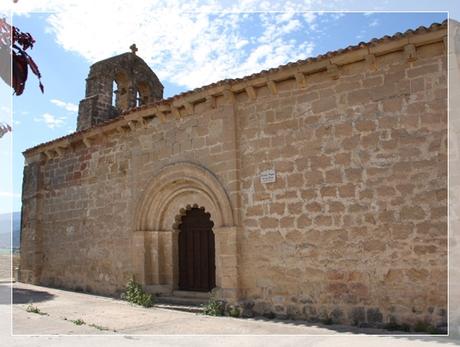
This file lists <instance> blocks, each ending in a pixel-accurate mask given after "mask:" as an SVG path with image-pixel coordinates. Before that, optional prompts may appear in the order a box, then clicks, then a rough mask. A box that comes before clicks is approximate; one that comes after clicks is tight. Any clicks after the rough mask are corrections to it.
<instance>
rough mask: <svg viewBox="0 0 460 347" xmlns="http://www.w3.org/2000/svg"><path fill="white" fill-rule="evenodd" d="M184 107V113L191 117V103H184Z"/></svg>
mask: <svg viewBox="0 0 460 347" xmlns="http://www.w3.org/2000/svg"><path fill="white" fill-rule="evenodd" d="M184 107H185V112H186V114H187V115H189V116H191V115H193V112H194V110H193V104H192V103H191V102H186V103H184Z"/></svg>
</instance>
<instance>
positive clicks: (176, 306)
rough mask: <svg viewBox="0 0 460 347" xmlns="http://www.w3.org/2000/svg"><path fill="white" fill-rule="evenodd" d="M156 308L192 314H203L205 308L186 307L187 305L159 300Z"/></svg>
mask: <svg viewBox="0 0 460 347" xmlns="http://www.w3.org/2000/svg"><path fill="white" fill-rule="evenodd" d="M154 307H155V308H163V309H166V310H174V311H182V312H191V313H203V311H204V308H203V307H201V306H196V305H186V304H174V303H169V302H166V301H165V302H163V300H157V302H156V303H155V306H154Z"/></svg>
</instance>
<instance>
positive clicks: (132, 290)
mask: <svg viewBox="0 0 460 347" xmlns="http://www.w3.org/2000/svg"><path fill="white" fill-rule="evenodd" d="M121 298H122V299H123V300H126V301H128V302H130V303H132V304H136V305H141V306H144V307H152V306H153V298H152V295H150V294H148V293H146V292H144V290H143V289H142V286H141V285H140V284H139V283H136V282H135V281H134V280H133V279H131V280H130V281H129V282H128V284H127V286H126V290H125V292H124V293H122V294H121Z"/></svg>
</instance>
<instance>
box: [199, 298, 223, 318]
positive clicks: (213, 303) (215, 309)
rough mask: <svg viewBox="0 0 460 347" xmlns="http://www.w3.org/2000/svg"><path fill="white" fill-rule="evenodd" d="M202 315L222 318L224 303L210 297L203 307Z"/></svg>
mask: <svg viewBox="0 0 460 347" xmlns="http://www.w3.org/2000/svg"><path fill="white" fill-rule="evenodd" d="M203 314H205V315H208V316H223V315H224V303H223V302H222V301H219V300H216V298H215V297H214V296H211V297H210V298H209V301H208V303H207V304H206V305H204V306H203Z"/></svg>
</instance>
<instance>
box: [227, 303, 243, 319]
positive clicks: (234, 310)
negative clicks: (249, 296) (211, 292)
mask: <svg viewBox="0 0 460 347" xmlns="http://www.w3.org/2000/svg"><path fill="white" fill-rule="evenodd" d="M227 312H228V315H229V316H230V317H234V318H238V317H239V316H240V309H239V308H238V307H236V306H230V307H229V308H228V311H227Z"/></svg>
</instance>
